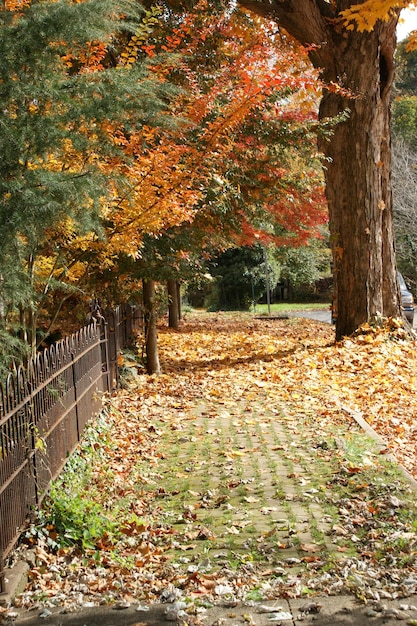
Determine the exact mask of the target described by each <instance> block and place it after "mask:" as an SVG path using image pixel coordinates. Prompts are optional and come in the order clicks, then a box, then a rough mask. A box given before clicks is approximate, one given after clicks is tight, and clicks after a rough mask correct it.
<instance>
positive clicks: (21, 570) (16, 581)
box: [0, 561, 29, 606]
mask: <svg viewBox="0 0 417 626" xmlns="http://www.w3.org/2000/svg"><path fill="white" fill-rule="evenodd" d="M28 572H29V563H27V562H26V561H18V562H17V563H16V564H15V565H13V567H10V568H5V569H4V574H5V587H6V591H4V592H3V593H0V606H10V605H11V604H12V602H13V599H14V598H15V597H16V596H17V595H19V593H22V591H23V590H24V588H25V587H26V585H27V582H28Z"/></svg>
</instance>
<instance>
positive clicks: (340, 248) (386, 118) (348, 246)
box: [239, 0, 401, 339]
mask: <svg viewBox="0 0 417 626" xmlns="http://www.w3.org/2000/svg"><path fill="white" fill-rule="evenodd" d="M239 3H240V4H241V5H243V6H245V7H246V8H248V9H250V10H252V11H254V12H256V13H258V14H259V15H263V16H265V17H268V18H269V19H273V20H276V21H277V23H279V24H280V25H281V26H283V27H284V28H285V29H286V30H287V31H288V32H289V33H290V34H291V35H292V36H293V37H294V38H295V39H297V41H299V42H300V43H301V44H303V45H309V44H315V45H314V46H313V47H312V48H310V51H309V56H310V60H311V62H312V63H313V65H314V67H316V68H319V69H321V74H322V77H323V80H324V83H325V84H326V85H328V86H329V87H330V90H327V89H324V93H323V98H322V101H321V105H320V112H319V117H320V120H325V119H326V118H329V117H334V116H336V115H339V114H341V113H345V114H346V119H345V120H344V121H341V122H340V123H339V124H337V125H336V127H335V129H334V133H333V134H332V135H331V136H330V137H329V138H327V139H326V138H324V137H323V138H321V140H320V141H319V148H320V150H321V152H322V153H323V154H324V156H325V161H324V174H325V179H326V196H327V201H328V207H329V225H330V235H331V246H332V254H333V269H334V280H335V308H336V314H337V320H336V338H337V339H340V338H341V337H343V336H344V335H349V334H351V333H352V332H354V331H355V330H356V329H357V328H358V327H359V326H360V325H361V324H363V323H364V322H367V321H369V320H372V319H373V318H375V317H376V316H377V315H381V314H382V315H384V316H387V317H388V316H396V317H399V316H400V315H401V309H400V298H399V291H398V286H397V275H396V261H395V251H394V233H393V216H392V194H391V139H390V93H391V86H392V80H393V74H394V51H395V46H396V35H395V28H396V24H397V16H396V15H392V17H390V19H389V20H388V21H387V22H382V21H378V22H377V23H376V25H375V28H374V30H373V31H372V32H363V33H360V32H357V31H356V30H346V29H344V28H343V26H342V24H341V23H340V20H339V19H338V13H339V11H341V10H343V9H347V8H349V7H350V6H352V5H354V4H358V2H357V0H354V1H349V0H334V1H333V2H331V3H330V2H323V1H321V0H315V1H314V0H285V2H283V1H282V0H272V1H269V0H239ZM359 4H360V3H359ZM347 91H349V92H350V94H351V96H352V97H348V95H347Z"/></svg>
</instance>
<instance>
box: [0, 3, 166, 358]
mask: <svg viewBox="0 0 417 626" xmlns="http://www.w3.org/2000/svg"><path fill="white" fill-rule="evenodd" d="M11 4H12V3H8V4H7V7H8V8H5V5H4V4H3V5H2V8H0V47H1V50H2V63H1V65H0V150H1V155H2V158H1V160H0V232H1V239H2V245H1V248H0V305H1V309H0V314H1V321H2V326H3V328H9V327H10V324H15V325H16V324H17V325H18V326H19V327H20V334H21V335H22V337H23V338H24V339H26V340H27V341H28V342H29V343H30V344H31V347H32V349H33V348H34V347H35V345H36V337H35V330H36V314H37V313H38V311H39V310H40V308H41V307H42V299H43V298H44V296H45V294H46V293H47V292H48V291H49V290H50V289H51V287H52V286H53V283H54V281H55V282H57V281H59V280H60V279H61V278H63V276H64V275H65V273H66V272H67V271H68V268H67V267H66V266H65V263H66V260H65V259H61V258H60V255H59V248H60V244H61V243H62V242H63V241H67V240H68V239H70V238H71V237H74V236H76V235H79V234H82V233H87V232H90V233H91V232H93V233H95V236H96V237H99V236H100V234H101V215H100V211H101V209H102V207H103V206H104V205H105V198H106V196H107V195H108V194H109V192H110V191H111V189H112V188H113V189H114V186H115V185H116V184H118V185H123V181H122V180H119V181H115V180H114V178H111V177H110V176H109V175H108V174H106V172H105V171H104V170H103V168H101V166H100V165H101V159H103V158H106V159H107V162H108V161H109V159H111V157H112V155H116V154H117V153H118V151H119V147H118V142H117V141H115V137H114V131H116V130H120V129H122V130H123V132H124V133H129V132H132V131H134V130H135V129H136V128H138V127H141V126H142V125H143V124H147V125H149V126H153V125H155V124H159V123H162V116H161V112H162V110H163V109H164V108H165V107H166V105H167V103H168V101H169V99H170V97H171V94H170V88H169V86H167V85H164V84H163V83H161V82H160V81H157V80H156V79H153V78H152V73H150V72H149V70H148V66H147V65H146V63H145V62H143V63H135V65H134V67H122V66H121V65H119V64H118V55H119V52H120V51H119V50H118V48H117V44H118V41H119V42H120V41H123V38H125V39H128V38H129V33H133V32H135V31H136V30H137V27H138V24H139V22H140V19H141V18H140V13H139V12H138V11H137V10H136V9H134V5H133V4H130V3H127V2H123V0H122V2H115V1H114V0H87V1H86V2H81V3H74V2H70V1H69V0H68V1H67V0H58V2H53V1H51V2H49V1H46V2H44V1H42V2H39V1H36V0H33V1H32V2H31V3H29V5H28V6H27V3H20V4H22V5H23V7H20V8H19V6H18V5H19V3H15V5H16V6H14V7H13V9H10V6H11ZM25 5H26V6H25ZM163 123H165V122H163ZM57 232H58V234H59V236H56V233H57ZM87 248H88V246H86V250H85V253H86V254H88V249H87ZM52 252H53V255H52V254H51V258H53V265H52V266H51V267H48V268H46V270H47V274H48V275H49V280H48V281H47V282H46V283H42V284H39V283H37V281H38V275H39V271H40V269H41V270H42V269H45V268H39V259H40V255H41V254H42V255H43V257H42V258H43V261H42V262H43V263H45V261H44V259H45V258H48V253H52ZM19 311H20V317H19V316H18V315H17V312H19ZM6 336H7V335H6ZM6 344H7V342H3V346H4V351H5V355H4V357H5V359H6V360H7V359H8V358H9V356H11V355H12V354H14V353H15V349H13V350H10V349H9V348H11V347H12V346H11V344H10V346H9V348H8V347H7V346H6ZM14 345H15V344H14V343H13V346H14ZM0 360H1V355H0ZM3 360H4V359H3Z"/></svg>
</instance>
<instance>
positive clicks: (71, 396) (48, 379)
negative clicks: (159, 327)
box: [0, 306, 142, 593]
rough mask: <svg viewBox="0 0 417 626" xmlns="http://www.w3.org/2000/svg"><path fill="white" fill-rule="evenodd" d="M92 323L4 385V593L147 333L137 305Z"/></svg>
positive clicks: (0, 435)
mask: <svg viewBox="0 0 417 626" xmlns="http://www.w3.org/2000/svg"><path fill="white" fill-rule="evenodd" d="M91 317H92V321H91V323H90V324H89V325H88V326H85V327H84V328H82V329H81V330H79V331H78V332H77V333H75V334H73V335H71V336H70V337H67V338H65V339H63V340H61V341H59V342H57V343H56V344H53V345H52V346H51V347H50V348H48V349H46V350H45V351H43V352H40V353H39V354H37V355H36V357H35V358H33V359H31V360H30V361H29V363H28V364H27V366H26V367H25V368H23V367H19V368H17V369H16V370H15V371H13V372H11V373H10V374H9V376H8V377H7V380H6V381H5V383H4V385H2V384H0V593H3V592H4V591H5V580H4V563H5V559H6V558H7V557H8V556H9V555H10V553H11V552H12V550H13V548H14V547H15V545H16V543H17V540H18V539H19V536H20V534H21V531H22V529H23V528H24V527H25V525H26V524H27V523H28V521H29V520H30V518H31V517H32V515H33V513H34V511H35V509H36V507H38V506H39V505H40V503H41V502H42V498H43V497H44V495H45V493H46V491H47V489H48V486H49V484H50V482H51V480H52V479H54V478H56V477H57V476H58V474H59V473H60V471H61V470H62V468H63V466H64V465H65V462H66V460H67V458H68V456H69V455H70V454H71V452H72V451H73V450H74V448H75V447H76V445H77V443H78V442H79V440H80V438H81V435H82V432H83V430H84V427H85V425H86V423H87V422H88V421H89V420H90V419H91V417H93V415H94V414H95V413H97V412H98V411H99V410H100V407H101V403H102V395H103V393H104V392H106V391H111V390H112V389H114V388H115V386H116V385H117V381H118V370H117V359H118V356H119V352H120V350H121V349H122V348H124V347H127V346H129V345H130V344H131V343H133V341H134V336H135V332H137V331H139V330H140V329H141V328H142V316H141V312H140V310H139V309H138V308H137V307H131V306H124V307H117V308H116V309H114V310H110V309H109V310H107V311H106V312H105V316H104V317H103V316H102V315H101V313H100V312H99V311H98V309H97V307H96V309H95V311H94V312H93V313H92V315H91Z"/></svg>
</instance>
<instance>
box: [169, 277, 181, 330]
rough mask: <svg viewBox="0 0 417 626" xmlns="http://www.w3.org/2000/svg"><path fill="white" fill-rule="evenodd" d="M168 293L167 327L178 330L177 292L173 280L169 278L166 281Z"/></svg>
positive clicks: (175, 283)
mask: <svg viewBox="0 0 417 626" xmlns="http://www.w3.org/2000/svg"><path fill="white" fill-rule="evenodd" d="M167 291H168V326H169V328H173V329H174V330H178V328H179V324H180V318H179V309H178V290H177V281H176V280H175V278H169V279H168V281H167Z"/></svg>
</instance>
